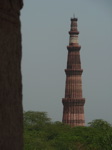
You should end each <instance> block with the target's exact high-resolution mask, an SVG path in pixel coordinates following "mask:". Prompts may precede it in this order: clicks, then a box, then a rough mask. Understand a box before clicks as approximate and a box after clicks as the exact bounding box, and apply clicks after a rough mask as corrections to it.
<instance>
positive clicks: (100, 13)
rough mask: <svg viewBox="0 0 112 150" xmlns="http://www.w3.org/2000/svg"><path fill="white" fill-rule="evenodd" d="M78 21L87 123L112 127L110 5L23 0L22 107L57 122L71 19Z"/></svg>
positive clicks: (97, 0) (99, 0)
mask: <svg viewBox="0 0 112 150" xmlns="http://www.w3.org/2000/svg"><path fill="white" fill-rule="evenodd" d="M74 13H75V16H76V17H77V18H78V30H79V31H80V34H79V44H80V45H81V47H82V48H81V51H80V55H81V63H82V69H83V70H84V72H83V75H82V83H83V97H84V98H86V103H85V120H86V123H88V122H89V121H92V120H93V119H98V118H100V119H104V120H107V121H109V122H111V123H112V115H111V114H112V0H46V1H45V0H25V1H24V8H23V10H22V11H21V21H22V37H23V44H22V45H23V57H22V75H23V107H24V110H25V111H27V110H34V111H45V112H48V115H49V117H51V118H52V120H53V121H58V120H59V121H61V119H62V111H63V106H62V102H61V100H62V98H63V97H64V94H65V93H64V92H65V79H66V76H65V73H64V69H65V68H66V63H67V49H66V46H67V45H68V43H69V34H68V31H69V30H70V18H71V17H72V16H73V14H74Z"/></svg>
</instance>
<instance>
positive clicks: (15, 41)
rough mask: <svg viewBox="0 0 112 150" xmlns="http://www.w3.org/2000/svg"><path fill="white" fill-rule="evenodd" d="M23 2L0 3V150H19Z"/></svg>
mask: <svg viewBox="0 0 112 150" xmlns="http://www.w3.org/2000/svg"><path fill="white" fill-rule="evenodd" d="M22 6H23V2H22V0H0V150H22V148H23V135H22V133H23V117H22V113H23V109H22V78H21V50H22V48H21V32H20V29H21V24H20V20H19V16H20V9H21V8H22Z"/></svg>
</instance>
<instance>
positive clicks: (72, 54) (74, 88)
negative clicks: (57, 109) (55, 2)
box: [62, 17, 85, 127]
mask: <svg viewBox="0 0 112 150" xmlns="http://www.w3.org/2000/svg"><path fill="white" fill-rule="evenodd" d="M77 20H78V19H77V18H75V17H74V18H72V19H71V29H70V32H69V34H70V40H69V46H67V49H68V60H67V69H65V73H66V85H65V98H63V99H62V103H63V119H62V121H63V123H65V124H69V125H70V126H71V127H74V126H84V125H85V120H84V103H85V99H84V98H82V78H81V75H82V72H83V70H82V69H81V61H80V49H81V46H80V45H79V44H78V34H79V32H78V30H77Z"/></svg>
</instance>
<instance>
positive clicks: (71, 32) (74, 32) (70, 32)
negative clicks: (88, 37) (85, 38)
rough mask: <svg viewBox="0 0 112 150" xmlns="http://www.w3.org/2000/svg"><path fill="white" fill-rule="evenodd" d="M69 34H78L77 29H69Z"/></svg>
mask: <svg viewBox="0 0 112 150" xmlns="http://www.w3.org/2000/svg"><path fill="white" fill-rule="evenodd" d="M69 34H70V35H71V34H76V35H78V34H79V31H77V30H72V31H69Z"/></svg>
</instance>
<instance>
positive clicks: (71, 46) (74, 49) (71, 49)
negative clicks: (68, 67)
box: [67, 43, 81, 51]
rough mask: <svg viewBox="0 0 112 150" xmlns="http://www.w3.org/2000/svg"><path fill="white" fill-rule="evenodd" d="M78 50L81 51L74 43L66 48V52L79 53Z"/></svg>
mask: <svg viewBox="0 0 112 150" xmlns="http://www.w3.org/2000/svg"><path fill="white" fill-rule="evenodd" d="M80 49H81V46H80V45H78V44H75V43H73V44H71V45H69V46H67V50H68V51H79V50H80Z"/></svg>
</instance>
